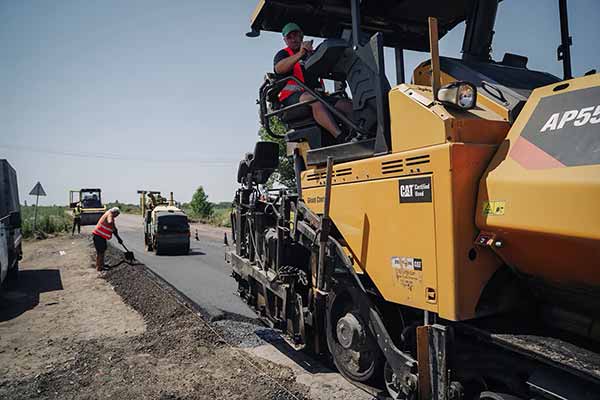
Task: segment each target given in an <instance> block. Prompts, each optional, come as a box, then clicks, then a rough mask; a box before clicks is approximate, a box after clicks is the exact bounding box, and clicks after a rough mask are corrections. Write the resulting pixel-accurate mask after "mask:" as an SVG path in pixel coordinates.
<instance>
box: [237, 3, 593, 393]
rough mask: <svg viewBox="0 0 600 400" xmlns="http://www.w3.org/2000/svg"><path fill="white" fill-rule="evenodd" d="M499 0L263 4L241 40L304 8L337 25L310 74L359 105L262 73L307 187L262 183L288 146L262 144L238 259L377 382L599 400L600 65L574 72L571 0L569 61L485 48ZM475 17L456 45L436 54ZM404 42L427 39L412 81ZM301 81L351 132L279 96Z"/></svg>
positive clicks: (299, 326)
mask: <svg viewBox="0 0 600 400" xmlns="http://www.w3.org/2000/svg"><path fill="white" fill-rule="evenodd" d="M498 3H499V2H498V1H497V0H455V1H450V0H447V1H441V0H403V1H400V0H362V1H359V0H348V1H339V0H311V1H295V0H276V1H275V0H265V1H261V2H260V3H259V5H258V7H257V8H256V11H255V13H254V15H253V17H252V22H251V29H252V30H251V32H249V34H248V36H253V37H256V36H258V34H259V33H260V31H273V32H281V29H282V27H283V25H285V24H286V23H287V22H290V21H293V22H296V23H298V24H299V25H300V26H301V27H302V29H303V31H304V34H305V35H307V36H313V37H321V38H324V39H325V41H323V43H322V44H320V45H319V46H318V47H317V48H316V49H315V51H314V53H313V54H312V55H311V56H310V57H309V58H308V59H307V60H306V61H305V63H304V70H305V72H306V73H310V74H313V75H316V76H319V77H322V78H325V79H331V80H333V81H335V82H336V85H335V87H336V88H338V89H340V90H339V91H338V92H337V93H334V94H331V95H333V96H341V97H344V96H345V95H346V94H345V93H346V92H347V90H345V89H346V88H347V89H349V91H350V94H351V100H352V103H353V115H352V118H348V117H346V116H345V115H343V114H341V113H340V112H339V111H337V110H336V109H335V108H333V107H331V106H330V105H329V104H330V103H331V102H328V101H326V95H325V94H324V93H323V92H320V91H318V90H314V89H313V88H310V87H308V86H306V84H305V83H304V82H302V81H301V80H299V79H297V78H296V77H294V76H287V77H282V76H276V75H274V74H267V76H266V78H265V82H264V84H263V85H262V86H261V88H260V90H259V104H260V115H261V123H262V125H263V126H264V128H265V129H266V131H267V132H269V133H270V134H271V136H273V137H277V138H284V139H285V141H286V142H287V147H288V152H289V155H290V156H292V157H293V159H294V165H295V171H296V183H297V187H296V188H289V189H278V190H274V191H273V190H271V191H269V190H266V189H264V187H263V184H264V183H265V182H266V181H267V179H268V178H269V176H270V175H271V174H272V172H273V171H274V170H275V169H276V168H277V166H278V147H277V144H275V143H271V142H259V143H257V144H256V147H255V150H254V152H253V153H249V154H247V155H246V157H245V158H244V159H243V160H242V161H241V162H240V165H239V169H238V176H237V180H238V182H239V183H240V188H239V189H238V191H237V192H236V195H235V199H234V212H233V213H232V222H233V228H232V230H233V232H232V234H233V242H232V247H231V249H230V251H228V253H227V258H228V260H229V261H230V262H231V264H232V268H233V276H234V277H235V278H236V279H237V281H238V284H239V292H240V295H241V296H242V297H243V298H244V299H245V300H246V301H247V302H248V303H249V304H250V305H251V306H253V307H254V308H255V309H256V310H257V312H258V313H260V315H261V317H262V318H263V320H264V321H266V322H267V323H269V324H270V325H271V326H273V327H276V328H279V329H281V331H282V332H284V333H285V335H286V337H287V338H289V342H290V343H291V344H292V345H294V346H295V347H296V348H307V349H309V350H311V351H313V352H315V353H317V354H322V355H329V356H331V358H332V360H333V362H334V363H335V365H336V366H337V368H338V369H339V371H340V372H341V373H342V374H343V375H344V376H345V377H346V378H348V379H349V380H351V381H352V382H354V383H356V384H357V385H359V386H361V387H363V388H365V389H366V390H370V391H372V392H373V394H376V395H378V396H384V395H385V396H389V397H391V398H393V399H417V398H418V399H453V400H458V399H482V400H483V399H485V400H492V399H493V400H518V399H522V400H525V399H599V398H600V75H599V74H597V73H595V71H591V72H590V73H588V74H585V76H580V77H573V76H572V73H571V64H570V52H569V46H570V45H571V38H570V36H569V33H568V24H567V8H566V0H560V1H559V10H560V15H557V18H556V20H557V21H560V28H558V27H557V30H559V29H560V32H561V43H560V45H559V49H558V54H559V60H561V61H562V62H563V67H564V68H563V70H564V76H562V77H560V78H559V77H556V76H554V75H552V74H550V73H547V72H543V71H535V70H531V69H529V68H527V61H528V59H527V57H526V55H516V54H510V53H507V54H505V55H504V57H503V59H502V60H501V61H494V60H492V59H491V55H490V52H491V45H492V36H493V32H494V23H495V19H496V15H497V12H498ZM532 12H533V11H532ZM500 16H501V14H500ZM531 20H532V23H534V21H535V16H534V15H532V18H531ZM463 21H465V22H466V28H465V35H464V41H463V49H462V50H463V51H462V53H463V54H462V57H460V58H451V57H440V56H439V54H438V39H439V38H440V37H442V36H444V35H445V34H446V33H447V32H448V31H450V30H451V29H453V28H454V27H455V26H457V25H458V24H459V23H461V22H463ZM557 25H558V24H557ZM386 46H387V47H392V48H394V49H395V56H396V57H395V58H396V71H397V80H398V82H397V84H396V85H395V86H391V85H390V84H389V82H388V79H387V78H386V75H385V71H384V66H385V62H384V51H383V50H384V47H386ZM406 49H408V50H416V51H424V52H429V53H430V60H428V61H426V62H424V63H422V64H421V65H419V66H418V67H417V68H416V69H415V71H414V73H413V75H412V80H411V81H412V83H405V82H404V81H405V79H404V76H403V75H404V72H403V71H404V66H403V50H406ZM274 50H276V49H274ZM289 80H294V81H295V84H297V85H298V86H300V87H301V88H302V90H304V91H306V92H308V93H310V94H312V95H313V97H314V98H316V99H317V100H316V101H319V102H321V103H322V104H323V105H324V106H325V107H326V108H327V109H328V110H329V111H330V112H331V113H332V114H333V115H334V117H335V118H336V119H337V121H338V123H339V125H340V127H341V128H342V129H344V130H345V131H347V132H349V133H350V135H349V137H352V136H354V137H355V139H354V140H351V141H348V142H346V143H340V144H331V143H330V140H329V139H328V134H327V132H324V131H323V130H322V129H321V128H320V126H319V125H317V124H316V123H315V121H314V120H313V119H312V118H311V111H310V108H308V107H307V104H305V103H299V104H296V105H292V106H289V105H288V106H283V105H282V104H279V102H278V100H277V93H278V92H279V90H280V89H281V88H282V86H284V85H286V83H288V81H289ZM273 117H278V118H280V119H281V120H282V122H283V123H284V125H285V126H286V127H287V128H288V132H287V134H285V136H282V135H278V134H277V133H276V132H273V130H272V129H271V118H273ZM355 134H356V135H355ZM327 144H331V145H327ZM293 189H294V190H293Z"/></svg>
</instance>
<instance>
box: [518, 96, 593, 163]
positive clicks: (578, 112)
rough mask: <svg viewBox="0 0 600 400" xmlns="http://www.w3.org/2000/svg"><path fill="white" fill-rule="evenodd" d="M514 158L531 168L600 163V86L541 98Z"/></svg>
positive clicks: (519, 141)
mask: <svg viewBox="0 0 600 400" xmlns="http://www.w3.org/2000/svg"><path fill="white" fill-rule="evenodd" d="M510 157H511V158H512V159H514V160H515V161H517V162H518V163H519V164H521V165H522V166H523V167H525V168H527V169H550V168H562V167H572V166H580V165H593V164H600V87H591V88H586V89H580V90H573V91H570V92H565V93H560V94H555V95H552V96H547V97H544V98H542V99H540V101H539V103H538V105H537V106H536V107H535V109H534V110H533V112H532V114H531V116H530V118H529V120H528V121H527V124H525V127H524V128H523V131H522V132H521V135H520V137H519V138H518V139H517V140H516V141H515V143H514V145H513V147H512V149H511V152H510Z"/></svg>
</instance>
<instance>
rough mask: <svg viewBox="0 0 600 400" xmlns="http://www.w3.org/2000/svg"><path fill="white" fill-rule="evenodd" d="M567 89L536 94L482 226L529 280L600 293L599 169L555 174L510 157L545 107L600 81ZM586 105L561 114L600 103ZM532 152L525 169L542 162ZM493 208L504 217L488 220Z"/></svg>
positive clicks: (483, 195) (507, 153)
mask: <svg viewBox="0 0 600 400" xmlns="http://www.w3.org/2000/svg"><path fill="white" fill-rule="evenodd" d="M566 84H568V87H567V88H563V89H561V90H556V91H555V88H556V87H557V86H559V84H554V85H549V86H546V87H543V88H539V89H536V90H535V91H534V92H533V93H532V94H531V96H530V98H529V100H528V102H527V103H526V104H525V106H524V107H523V110H522V111H521V114H520V115H519V117H518V118H517V120H516V121H515V124H514V125H513V127H512V128H511V130H510V132H509V134H508V136H507V140H506V141H505V142H504V143H503V144H502V146H501V147H500V149H499V150H498V153H497V154H496V156H495V157H494V159H493V161H492V162H491V164H490V166H489V168H488V171H487V172H486V174H485V177H484V180H483V182H482V185H481V188H480V191H479V201H478V210H477V225H478V226H480V227H481V229H484V230H487V231H491V232H494V233H495V234H496V235H497V238H498V239H499V240H500V241H502V242H503V247H502V248H500V249H497V250H496V251H497V252H498V254H500V256H501V257H502V258H503V259H504V260H505V261H506V263H507V264H509V265H511V266H513V267H515V268H518V269H519V270H521V271H522V272H524V273H525V274H529V275H533V276H537V277H541V278H543V279H545V280H547V281H551V282H553V283H557V284H561V285H565V284H577V285H600V274H599V273H598V266H599V265H600V261H598V260H600V207H599V206H598V205H599V204H600V165H599V164H591V165H580V166H564V165H562V164H560V163H559V162H558V161H557V163H556V166H555V167H553V166H552V165H550V164H549V165H548V166H545V167H536V166H533V167H531V166H530V167H528V166H525V165H522V164H521V163H520V162H518V161H517V160H516V159H515V158H513V153H512V151H513V149H514V148H515V146H516V144H517V143H518V142H519V140H521V134H522V132H523V130H524V128H525V126H526V125H527V123H528V122H529V121H530V120H531V118H532V114H533V113H534V111H535V110H536V107H537V106H538V105H539V104H540V102H541V101H542V100H543V99H546V98H550V97H552V96H559V95H563V94H567V93H569V92H573V91H576V90H582V89H586V88H592V87H597V86H600V75H599V74H595V75H591V76H585V77H581V78H577V79H573V80H570V81H567V83H566ZM560 85H561V86H564V85H565V83H562V84H560ZM586 101H589V102H591V104H587V103H586V104H584V105H582V106H575V107H574V106H573V105H572V104H569V105H565V107H566V109H565V110H558V109H557V110H556V112H559V111H560V112H565V111H568V110H570V109H572V108H581V107H583V106H596V105H597V104H598V103H597V102H598V99H597V98H595V99H588V100H586ZM596 129H597V130H598V129H600V128H596ZM597 130H596V132H598V131H597ZM529 146H530V149H531V153H527V154H526V155H525V157H524V158H523V160H525V162H526V163H527V162H534V161H532V160H534V157H540V156H543V154H544V153H542V152H541V150H539V148H538V147H537V146H535V145H533V144H530V145H529ZM536 149H537V150H536ZM546 160H550V161H551V160H552V158H551V157H550V156H547V158H546ZM521 162H523V161H521ZM546 162H548V161H546ZM489 202H503V203H504V210H503V213H502V214H493V213H486V212H484V211H485V206H486V204H489Z"/></svg>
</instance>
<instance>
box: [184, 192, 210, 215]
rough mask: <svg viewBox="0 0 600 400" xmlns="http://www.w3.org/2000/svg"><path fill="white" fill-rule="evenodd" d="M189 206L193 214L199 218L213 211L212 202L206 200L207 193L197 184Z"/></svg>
mask: <svg viewBox="0 0 600 400" xmlns="http://www.w3.org/2000/svg"><path fill="white" fill-rule="evenodd" d="M190 207H191V208H192V211H193V212H194V214H196V215H197V216H199V217H201V218H208V217H210V216H211V214H212V212H213V204H212V203H211V202H209V201H208V195H207V194H206V193H205V192H204V188H203V187H202V186H199V187H198V189H196V192H195V193H194V195H193V196H192V201H191V202H190Z"/></svg>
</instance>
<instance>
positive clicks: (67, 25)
mask: <svg viewBox="0 0 600 400" xmlns="http://www.w3.org/2000/svg"><path fill="white" fill-rule="evenodd" d="M255 4H256V1H252V0H246V1H242V0H237V1H235V0H222V1H202V0H194V1H183V0H182V1H164V0H161V1H157V0H143V1H141V0H139V1H137V0H136V1H134V0H127V1H122V0H120V1H116V0H105V1H96V2H92V1H79V0H72V1H66V0H55V1H25V0H0V54H1V57H0V104H1V107H0V158H7V159H8V160H9V161H10V162H11V163H12V165H13V166H14V167H15V168H16V169H17V171H18V179H19V185H20V196H21V202H23V200H27V201H28V202H31V200H32V197H31V196H28V195H27V193H29V190H30V189H31V188H32V187H33V186H34V185H35V183H36V182H37V181H41V183H42V184H43V186H44V188H45V189H46V192H47V193H48V197H46V198H44V199H42V201H41V204H52V203H55V204H65V203H66V201H67V191H68V190H69V189H74V188H80V187H90V186H93V187H96V186H97V187H101V188H102V189H103V190H104V197H105V199H108V200H119V201H121V202H124V201H127V202H136V201H137V195H136V193H135V192H136V190H137V189H157V190H162V191H169V190H172V191H174V192H175V197H176V198H177V199H178V200H180V201H189V199H190V198H191V195H192V193H193V191H194V190H195V188H196V187H197V186H198V185H203V186H204V188H205V189H206V191H207V193H208V194H209V199H210V200H212V201H228V200H231V198H232V196H233V193H234V191H235V187H236V183H235V175H236V170H237V162H238V160H239V159H240V158H241V156H242V154H243V153H245V152H247V151H250V150H251V149H252V148H253V144H254V143H255V141H256V139H257V130H258V121H257V107H256V105H255V99H256V97H257V91H258V87H259V85H260V84H261V82H262V77H263V75H264V73H265V72H266V71H268V70H271V69H272V59H273V55H274V53H275V51H276V50H279V49H280V48H282V47H283V42H282V40H281V36H280V35H279V34H275V33H269V32H263V33H262V35H261V36H260V37H259V38H258V39H249V38H246V37H245V36H244V33H245V32H247V31H248V28H249V19H250V15H251V13H252V10H253V9H254V7H255ZM557 4H558V0H505V1H504V2H502V3H501V4H500V7H499V11H498V19H497V22H496V29H495V30H496V35H495V38H494V53H493V55H494V58H495V59H499V58H500V59H501V58H502V55H503V54H504V52H505V51H510V52H513V53H517V54H524V55H528V56H529V60H530V62H529V67H530V68H532V69H540V70H545V71H548V72H551V73H554V74H556V75H559V76H560V75H561V65H560V64H559V63H558V62H557V61H556V46H557V45H558V43H559V40H560V33H559V25H558V5H557ZM598 17H600V2H599V1H597V0H570V1H569V19H570V21H569V22H570V28H571V35H572V36H573V47H572V54H573V65H574V68H573V69H574V73H575V75H581V74H583V73H584V72H586V71H587V70H589V69H592V68H598V67H599V66H600V52H599V48H598V38H599V37H600V26H599V25H598V23H597V21H598ZM463 30H464V26H460V27H458V28H456V29H455V30H454V31H453V32H451V33H450V34H448V35H447V36H446V37H445V38H444V39H443V40H442V42H441V53H442V55H445V56H452V57H459V56H460V54H459V51H460V48H461V44H462V34H463ZM388 55H389V56H391V55H392V53H391V52H388ZM425 58H426V54H417V53H409V54H407V57H406V66H407V71H412V70H413V69H414V67H415V65H417V63H418V62H420V61H422V60H424V59H425ZM391 61H392V57H388V63H387V65H388V71H387V72H388V76H389V77H390V81H391V82H392V83H393V82H394V78H393V77H394V76H395V71H394V69H393V65H392V63H391ZM78 155H79V156H78Z"/></svg>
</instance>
